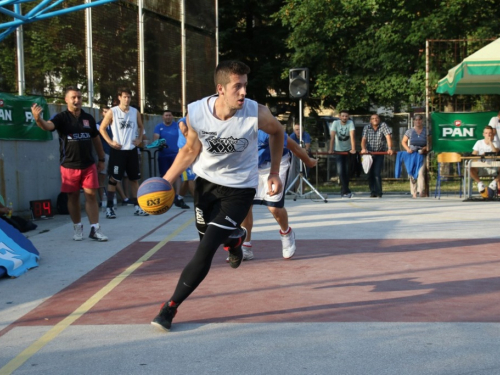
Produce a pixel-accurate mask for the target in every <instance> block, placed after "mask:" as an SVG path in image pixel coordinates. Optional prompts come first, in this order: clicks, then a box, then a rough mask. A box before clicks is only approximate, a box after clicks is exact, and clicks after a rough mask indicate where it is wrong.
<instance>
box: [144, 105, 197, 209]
mask: <svg viewBox="0 0 500 375" xmlns="http://www.w3.org/2000/svg"><path fill="white" fill-rule="evenodd" d="M162 119H163V122H161V123H159V124H158V125H156V126H155V130H154V135H153V142H154V141H156V140H157V139H161V138H163V139H164V140H165V141H166V142H167V147H165V148H163V149H162V150H160V151H159V152H158V168H159V170H160V176H162V177H163V176H164V175H165V173H167V171H168V170H169V168H170V167H171V166H172V163H173V162H174V160H175V157H176V156H177V153H178V152H179V147H177V140H178V138H179V125H178V124H177V122H175V121H174V116H173V114H172V111H170V110H165V111H163V115H162ZM180 182H181V181H180V179H179V178H177V180H175V182H174V190H175V192H179V190H180V187H181V183H180ZM174 204H175V205H176V206H177V207H180V208H184V209H188V208H189V206H188V205H186V203H184V201H182V202H181V201H179V200H178V199H177V195H176V196H175V200H174Z"/></svg>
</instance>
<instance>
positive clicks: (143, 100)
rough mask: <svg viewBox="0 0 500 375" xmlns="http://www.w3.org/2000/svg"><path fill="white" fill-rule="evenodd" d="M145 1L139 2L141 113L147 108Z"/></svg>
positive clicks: (140, 0)
mask: <svg viewBox="0 0 500 375" xmlns="http://www.w3.org/2000/svg"><path fill="white" fill-rule="evenodd" d="M143 6H144V0H139V2H138V12H139V15H138V16H139V100H140V108H141V113H144V110H145V108H146V81H145V64H144V60H145V59H144V8H143Z"/></svg>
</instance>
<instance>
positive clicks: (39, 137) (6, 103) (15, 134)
mask: <svg viewBox="0 0 500 375" xmlns="http://www.w3.org/2000/svg"><path fill="white" fill-rule="evenodd" d="M33 103H37V104H38V105H40V106H41V107H42V108H43V119H44V120H49V119H50V114H49V107H48V106H47V102H46V101H45V99H44V98H43V97H41V96H17V95H11V94H4V93H1V92H0V139H8V140H13V141H14V140H23V141H51V140H52V133H51V132H48V131H45V130H42V129H40V128H39V127H38V126H36V123H35V121H34V120H33V115H32V113H31V106H32V105H33Z"/></svg>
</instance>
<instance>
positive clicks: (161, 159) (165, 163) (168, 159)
mask: <svg viewBox="0 0 500 375" xmlns="http://www.w3.org/2000/svg"><path fill="white" fill-rule="evenodd" d="M176 156H177V154H173V155H167V156H158V169H159V170H160V177H163V176H165V173H167V171H168V170H169V169H170V167H171V166H172V164H173V163H174V160H175V158H176Z"/></svg>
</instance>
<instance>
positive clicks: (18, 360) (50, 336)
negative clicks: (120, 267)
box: [0, 218, 194, 375]
mask: <svg viewBox="0 0 500 375" xmlns="http://www.w3.org/2000/svg"><path fill="white" fill-rule="evenodd" d="M193 221H194V218H191V219H190V220H188V221H187V222H185V223H184V224H183V225H182V226H181V227H179V228H178V229H177V230H176V231H174V232H173V233H171V234H170V235H168V236H167V237H165V238H164V239H163V240H162V241H161V242H159V243H158V244H157V245H156V246H154V247H153V248H152V249H151V250H149V251H148V252H147V253H146V254H144V255H143V256H142V257H140V258H139V259H138V260H137V261H136V262H135V263H133V264H132V265H130V266H129V267H128V268H127V269H126V270H125V271H123V272H122V273H121V274H119V275H118V276H116V277H115V278H114V279H113V280H111V281H110V282H109V283H108V284H107V285H106V286H104V287H103V288H102V289H101V290H99V291H98V292H97V293H95V294H94V295H93V296H92V297H90V298H89V299H88V300H87V301H85V302H84V303H83V304H82V305H80V307H78V308H77V309H76V310H75V311H73V312H72V313H71V314H70V315H68V316H67V317H66V318H64V319H63V320H61V321H60V322H59V323H57V324H56V325H55V326H54V327H52V328H51V329H50V330H49V331H48V332H47V333H45V334H44V335H43V336H42V337H40V338H39V339H38V340H37V341H35V342H34V343H33V344H31V345H30V346H29V347H27V348H26V349H24V350H23V351H22V352H21V353H19V354H18V355H17V356H16V357H15V358H13V359H12V360H11V361H10V362H9V363H7V364H6V365H5V366H4V367H2V368H0V375H10V374H12V372H14V371H15V370H17V369H18V368H19V367H20V366H21V365H22V364H23V363H24V362H26V361H27V360H28V359H30V358H31V357H32V356H33V355H34V354H35V353H36V352H38V351H39V350H40V349H42V348H43V347H44V346H45V345H47V344H48V343H49V342H51V341H52V340H54V339H55V338H56V337H57V336H58V335H59V334H60V333H61V332H63V331H64V330H65V329H66V328H68V327H69V326H70V325H71V324H73V323H74V322H75V321H76V320H77V319H78V318H80V317H81V316H82V315H83V314H85V313H87V312H88V311H89V310H90V309H91V308H92V307H94V306H95V305H96V304H97V303H98V302H99V301H100V300H101V299H103V298H104V297H105V296H106V295H107V294H108V293H109V292H111V291H112V290H113V289H114V288H116V287H117V286H118V285H119V284H120V283H121V282H122V281H123V280H125V279H126V278H127V277H128V276H130V275H131V274H132V273H133V272H134V271H135V270H136V269H137V268H139V267H140V266H141V265H142V263H144V262H145V261H147V260H148V259H149V258H151V257H152V256H153V255H154V254H155V253H156V252H157V251H158V250H160V249H161V248H162V247H163V246H164V245H165V244H166V243H167V242H169V241H170V240H172V239H173V238H174V237H175V236H177V235H178V234H179V233H180V232H182V231H183V230H184V229H186V227H187V226H188V225H190V224H191V223H192V222H193Z"/></svg>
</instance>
